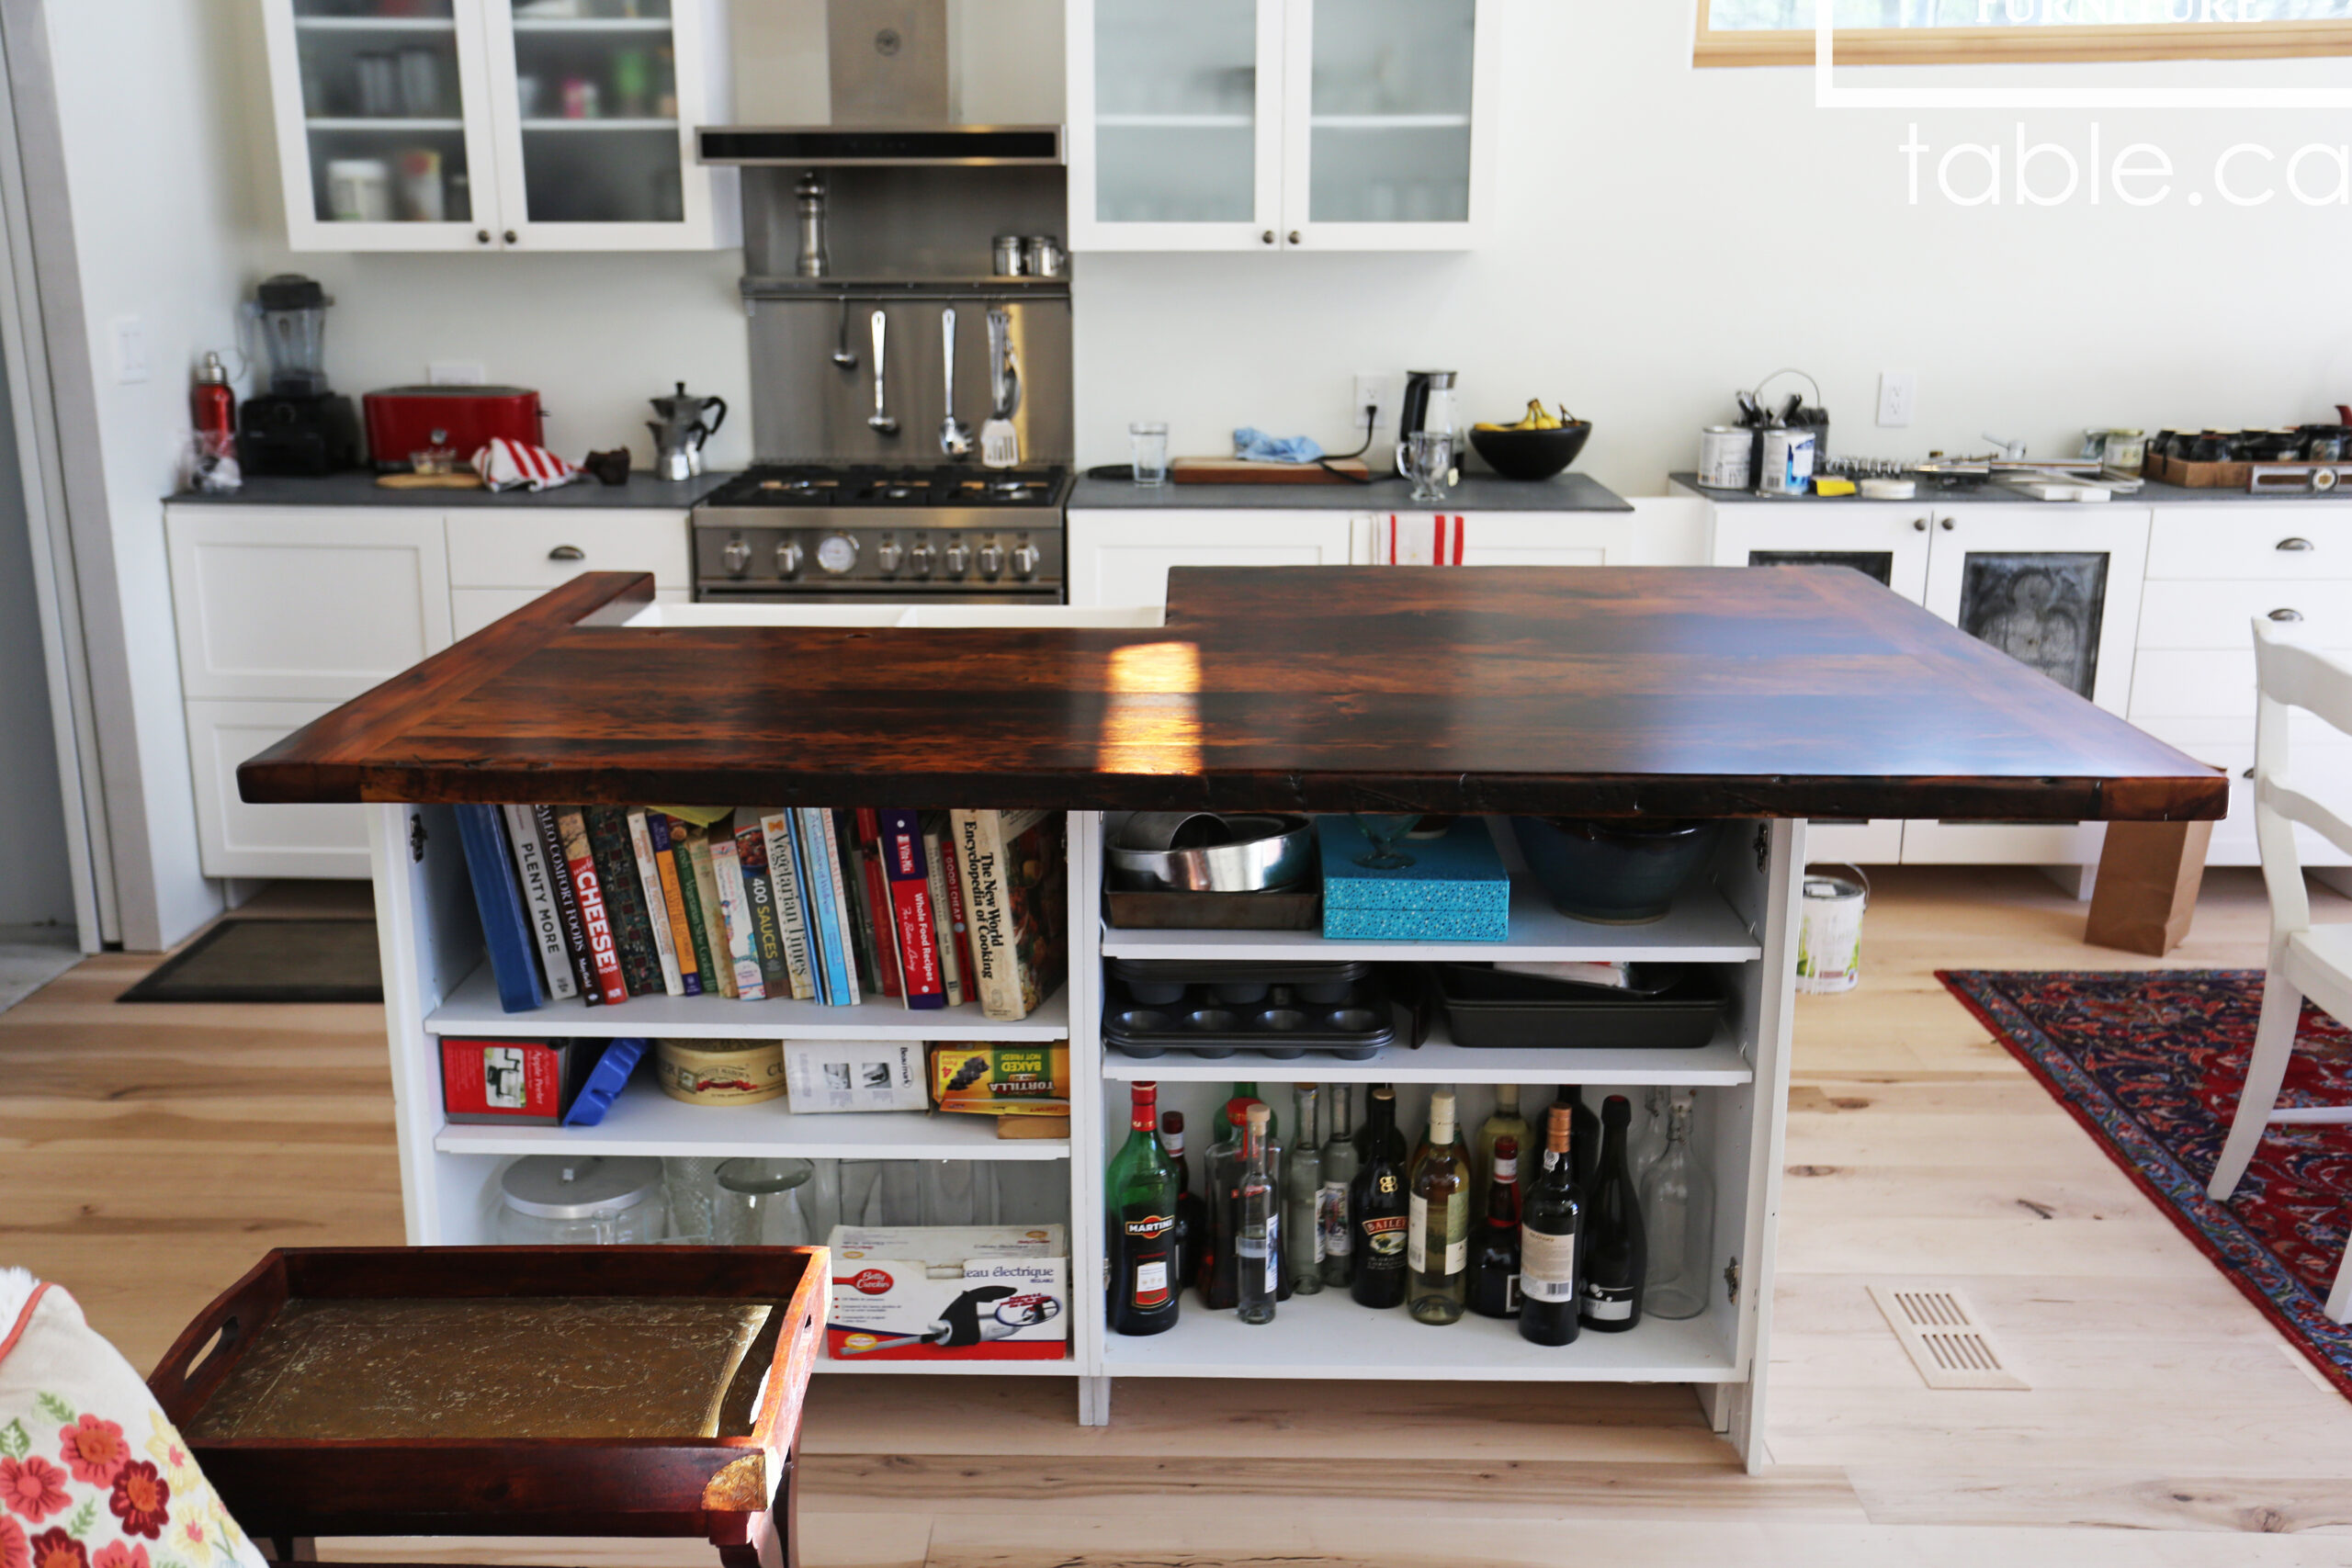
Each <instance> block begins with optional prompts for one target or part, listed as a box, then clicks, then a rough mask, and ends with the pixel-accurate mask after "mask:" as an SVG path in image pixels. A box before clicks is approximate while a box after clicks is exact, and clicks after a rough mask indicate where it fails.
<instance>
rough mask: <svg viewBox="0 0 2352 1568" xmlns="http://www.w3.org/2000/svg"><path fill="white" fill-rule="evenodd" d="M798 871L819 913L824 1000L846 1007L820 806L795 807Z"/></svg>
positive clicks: (844, 960)
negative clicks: (797, 827)
mask: <svg viewBox="0 0 2352 1568" xmlns="http://www.w3.org/2000/svg"><path fill="white" fill-rule="evenodd" d="M798 815H799V818H800V846H801V860H800V864H801V869H802V871H803V872H804V873H806V874H807V881H808V884H809V897H810V899H811V901H812V902H814V903H815V905H816V906H817V907H818V908H819V909H820V911H821V912H822V915H823V919H820V920H819V921H818V927H819V931H820V938H821V941H822V946H821V948H820V951H821V952H822V953H823V954H824V959H825V999H826V1000H827V1001H829V1002H831V1003H832V1004H833V1005H834V1006H835V1007H847V1006H849V1004H850V995H849V983H848V980H847V977H846V976H847V974H848V971H847V970H846V969H845V968H844V967H843V965H845V964H848V962H849V953H848V952H847V951H846V950H845V949H844V948H843V947H842V921H841V905H840V903H839V901H838V900H837V899H836V898H835V897H834V893H833V871H832V858H831V851H830V848H829V845H830V842H831V839H832V834H831V832H830V831H829V830H828V829H829V824H828V823H827V822H826V821H825V813H824V811H823V809H822V808H821V807H814V806H804V807H800V808H799V812H798Z"/></svg>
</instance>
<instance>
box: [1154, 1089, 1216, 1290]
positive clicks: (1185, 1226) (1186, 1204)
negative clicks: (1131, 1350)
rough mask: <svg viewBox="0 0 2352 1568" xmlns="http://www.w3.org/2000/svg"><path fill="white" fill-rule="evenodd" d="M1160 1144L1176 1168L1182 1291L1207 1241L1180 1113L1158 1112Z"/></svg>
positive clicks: (1178, 1262)
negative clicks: (1164, 1147) (1185, 1145)
mask: <svg viewBox="0 0 2352 1568" xmlns="http://www.w3.org/2000/svg"><path fill="white" fill-rule="evenodd" d="M1159 1141H1160V1143H1161V1144H1162V1145H1165V1146H1166V1147H1167V1150H1168V1159H1169V1163H1170V1164H1171V1165H1173V1166H1174V1167H1175V1168H1176V1278H1177V1280H1178V1281H1179V1286H1178V1288H1179V1289H1182V1283H1183V1282H1184V1281H1188V1280H1191V1279H1192V1278H1193V1269H1194V1266H1195V1265H1196V1264H1197V1263H1198V1262H1199V1261H1200V1255H1201V1247H1203V1246H1204V1244H1205V1243H1206V1242H1207V1240H1208V1211H1207V1210H1206V1209H1204V1208H1203V1207H1202V1205H1201V1200H1200V1195H1199V1194H1198V1193H1196V1192H1194V1191H1193V1168H1192V1162H1191V1161H1189V1160H1187V1159H1186V1158H1185V1157H1184V1113H1183V1112H1182V1111H1161V1112H1160V1113H1159Z"/></svg>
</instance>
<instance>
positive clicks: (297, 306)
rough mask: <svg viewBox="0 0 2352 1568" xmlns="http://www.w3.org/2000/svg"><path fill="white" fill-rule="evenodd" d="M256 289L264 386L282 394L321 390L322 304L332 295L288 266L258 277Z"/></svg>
mask: <svg viewBox="0 0 2352 1568" xmlns="http://www.w3.org/2000/svg"><path fill="white" fill-rule="evenodd" d="M257 294H258V297H259V305H258V309H257V310H256V314H257V315H258V316H259V318H260V321H261V341H262V351H263V352H264V353H265V354H266V355H268V356H269V389H270V390H271V391H272V392H274V393H276V394H277V396H279V397H286V398H314V397H318V396H319V395H321V394H322V393H323V392H325V391H326V389H327V372H326V335H327V307H328V306H329V305H332V304H334V300H332V299H328V298H327V291H326V290H325V288H322V287H321V286H320V284H319V282H318V280H317V279H315V278H310V277H304V276H301V275H300V274H299V273H291V272H286V273H280V274H278V275H277V276H276V277H272V278H268V279H266V280H264V282H263V283H262V286H261V288H260V289H259V290H257Z"/></svg>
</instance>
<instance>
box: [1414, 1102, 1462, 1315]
mask: <svg viewBox="0 0 2352 1568" xmlns="http://www.w3.org/2000/svg"><path fill="white" fill-rule="evenodd" d="M1410 1190H1411V1194H1412V1196H1411V1200H1410V1206H1409V1208H1408V1215H1409V1219H1408V1227H1407V1230H1406V1232H1405V1272H1406V1279H1407V1286H1406V1296H1405V1306H1406V1310H1407V1311H1408V1312H1410V1313H1411V1314H1413V1319H1414V1321H1415V1322H1417V1323H1429V1324H1440V1325H1442V1324H1448V1323H1456V1322H1459V1321H1460V1320H1461V1317H1462V1307H1463V1301H1464V1295H1465V1293H1466V1287H1467V1284H1468V1272H1469V1268H1470V1156H1469V1153H1468V1151H1467V1150H1465V1149H1464V1148H1463V1146H1462V1141H1461V1139H1460V1137H1459V1136H1457V1135H1456V1130H1455V1127H1454V1124H1453V1090H1452V1089H1439V1090H1438V1091H1437V1092H1436V1093H1435V1094H1433V1095H1431V1096H1430V1131H1429V1137H1428V1138H1427V1139H1426V1140H1425V1141H1424V1142H1423V1143H1422V1145H1421V1146H1420V1148H1419V1151H1418V1152H1417V1153H1416V1154H1415V1155H1414V1156H1413V1169H1412V1177H1411V1181H1410Z"/></svg>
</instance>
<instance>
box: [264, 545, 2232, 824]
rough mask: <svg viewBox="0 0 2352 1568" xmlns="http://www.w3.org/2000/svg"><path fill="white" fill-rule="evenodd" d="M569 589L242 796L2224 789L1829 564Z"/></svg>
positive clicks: (1647, 806)
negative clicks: (1124, 618)
mask: <svg viewBox="0 0 2352 1568" xmlns="http://www.w3.org/2000/svg"><path fill="white" fill-rule="evenodd" d="M652 597H653V580H652V579H651V578H650V576H646V575H643V574H639V573H629V572H595V573H589V574H587V575H584V576H582V577H579V578H576V579H574V580H573V581H571V582H570V583H567V584H566V585H564V586H563V587H560V588H558V589H556V590H554V591H552V592H548V594H546V595H545V596H543V597H542V598H540V599H538V600H537V601H535V602H533V603H532V604H528V605H526V606H525V607H524V608H523V609H521V610H518V611H516V612H515V614H513V615H509V616H507V617H506V618H505V619H504V620H502V621H499V622H497V623H496V624H495V625H492V626H488V627H486V628H484V629H483V630H482V631H481V632H479V633H477V634H475V635H474V636H472V637H468V638H466V639H465V640H464V641H462V642H460V643H458V644H457V645H456V646H455V647H453V648H450V649H447V650H445V651H444V652H441V653H438V654H435V656H433V657H432V658H430V659H428V660H424V662H423V663H421V664H419V665H417V666H415V667H414V668H413V669H412V670H409V671H405V672H403V673H402V674H401V675H399V676H396V677H394V678H393V679H392V680H390V681H388V682H384V683H383V684H382V685H380V686H378V687H376V688H375V689H374V690H372V691H369V692H368V693H367V694H364V695H362V696H360V697H358V698H356V699H355V700H353V701H352V702H349V703H346V704H345V705H343V706H342V707H340V708H337V709H336V710H335V711H334V712H333V713H331V714H328V715H326V716H324V717H322V718H320V719H318V720H316V721H315V722H313V723H311V724H310V725H309V726H307V727H305V728H302V729H300V730H299V731H297V732H296V733H295V734H293V735H291V736H289V737H288V738H287V739H285V740H283V741H281V742H279V743H278V744H277V745H276V746H274V747H272V748H271V749H270V750H267V751H266V752H264V753H262V754H261V755H260V756H258V757H256V758H254V759H253V760H252V761H248V762H246V763H245V764H244V765H243V767H242V768H240V769H239V770H238V780H239V785H240V788H241V791H242V793H243V796H244V798H245V799H246V800H248V801H254V802H288V801H385V802H398V801H459V800H478V801H518V802H525V801H527V802H536V801H567V802H569V801H581V802H595V801H605V802H614V803H629V804H636V803H644V802H657V803H671V804H680V805H714V806H716V805H747V804H756V805H763V806H794V805H812V806H867V805H871V806H894V807H1057V808H1064V809H1072V810H1096V809H1107V810H1118V809H1125V808H1129V807H1138V808H1141V807H1148V808H1153V809H1175V808H1199V809H1207V810H1232V809H1244V808H1247V809H1257V810H1281V809H1291V810H1303V811H1344V810H1351V809H1357V810H1419V811H1445V812H1505V811H1529V812H1545V813H1565V814H1577V815H1594V816H1618V815H1644V816H1649V815H1657V816H1669V817H1848V818H1855V817H1881V818H1886V817H1896V818H1988V819H2007V820H2034V821H2075V820H2100V819H2144V820H2164V819H2177V818H2219V817H2221V816H2222V815H2223V813H2224V812H2225V810H2226V809H2227V805H2228V781H2227V779H2226V777H2225V776H2224V775H2222V773H2217V772H2216V771H2214V770H2213V769H2211V768H2209V767H2207V766H2205V765H2204V764H2202V763H2199V762H2198V761H2194V760H2192V759H2191V758H2189V757H2188V756H2186V755H2184V754H2183V753H2181V752H2179V751H2177V750H2174V749H2172V748H2171V747H2169V746H2166V745H2165V744H2163V743H2162V742H2160V741H2158V740H2156V739H2154V738H2153V737H2150V736H2148V735H2145V734H2143V733H2142V732H2141V731H2139V730H2137V729H2134V728H2132V727H2131V725H2129V724H2127V723H2125V722H2124V721H2123V720H2122V719H2120V718H2118V717H2116V716H2113V715H2111V714H2109V713H2106V712H2104V711H2102V710H2100V709H2098V708H2097V707H2094V706H2092V705H2090V704H2089V703H2087V702H2085V701H2083V700H2082V699H2081V698H2079V697H2077V696H2075V694H2073V693H2071V692H2068V691H2066V690H2064V688H2062V687H2061V686H2059V685H2058V684H2057V683H2056V682H2052V681H2051V680H2049V679H2048V678H2047V677H2045V676H2043V675H2041V674H2040V673H2039V672H2037V671H2033V670H2030V669H2029V668H2027V667H2026V666H2025V665H2022V664H2019V663H2018V662H2016V661H2015V660H2011V659H2010V658H2008V657H2007V655H2006V654H2003V653H2001V652H1999V651H1997V650H1996V649H1992V648H1990V647H1987V646H1986V645H1985V644H1984V643H1981V642H1979V641H1977V640H1976V639H1974V638H1973V637H1969V636H1967V635H1965V634H1963V633H1962V632H1961V631H1959V630H1958V629H1956V628H1954V627H1952V626H1948V625H1946V624H1945V623H1943V622H1941V621H1939V620H1938V619H1936V618H1935V617H1934V616H1932V615H1928V613H1927V612H1926V611H1925V610H1923V609H1920V608H1919V607H1918V606H1917V605H1915V604H1910V603H1909V602H1907V601H1905V600H1904V599H1902V598H1899V597H1898V596H1896V595H1895V594H1894V593H1891V592H1888V591H1887V590H1885V589H1884V588H1883V587H1881V586H1880V585H1879V584H1877V583H1875V582H1873V581H1870V580H1869V579H1867V578H1865V577H1863V576H1861V575H1860V574H1859V573H1856V572H1849V571H1838V570H1787V569H1781V570H1755V569H1751V568H1736V567H1734V568H1713V567H1634V568H1606V567H1461V568H1447V569H1443V570H1438V569H1412V568H1403V569H1400V568H1394V567H1261V568H1215V569H1179V570H1175V571H1173V572H1171V573H1170V577H1169V601H1168V613H1167V623H1166V625H1165V626H1161V627H1152V628H1146V627H1129V628H1120V629H1103V628H1076V627H1054V628H1045V629H1038V628H1012V627H989V628H979V629H949V628H926V629H876V628H863V627H860V628H850V627H779V626H628V625H625V624H623V623H625V622H626V621H627V620H628V618H629V617H630V616H631V615H635V614H637V613H638V612H639V611H640V610H642V609H644V608H645V607H646V606H647V605H648V604H650V603H651V601H652Z"/></svg>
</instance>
